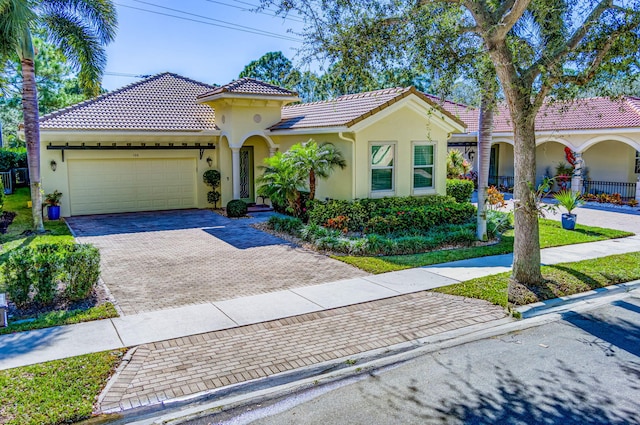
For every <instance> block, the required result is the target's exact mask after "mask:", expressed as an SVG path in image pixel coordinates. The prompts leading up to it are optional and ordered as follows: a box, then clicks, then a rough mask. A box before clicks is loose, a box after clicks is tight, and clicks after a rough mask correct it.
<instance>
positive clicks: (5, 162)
mask: <svg viewBox="0 0 640 425" xmlns="http://www.w3.org/2000/svg"><path fill="white" fill-rule="evenodd" d="M26 167H27V153H26V152H14V151H10V150H7V149H0V171H9V170H11V169H12V168H26Z"/></svg>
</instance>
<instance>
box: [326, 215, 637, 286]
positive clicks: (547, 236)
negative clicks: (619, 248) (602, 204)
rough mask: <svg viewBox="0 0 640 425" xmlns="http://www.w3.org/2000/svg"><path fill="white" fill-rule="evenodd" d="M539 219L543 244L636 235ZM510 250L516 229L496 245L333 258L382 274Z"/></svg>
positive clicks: (545, 245) (551, 245)
mask: <svg viewBox="0 0 640 425" xmlns="http://www.w3.org/2000/svg"><path fill="white" fill-rule="evenodd" d="M539 223H540V247H541V248H551V247H554V246H564V245H573V244H578V243H586V242H597V241H602V240H606V239H615V238H623V237H627V236H632V235H633V233H630V232H625V231H622V230H614V229H604V228H601V227H591V226H583V225H580V224H578V225H576V229H575V230H564V229H563V228H562V226H561V224H560V222H558V221H555V220H548V219H540V221H539ZM511 252H513V230H509V231H507V232H505V234H504V235H503V236H502V239H501V240H500V242H498V243H497V244H494V245H486V246H477V247H469V248H458V249H447V250H438V251H431V252H424V253H420V254H410V255H390V256H379V257H357V256H341V255H334V256H332V258H334V259H336V260H340V261H343V262H345V263H347V264H351V265H352V266H355V267H358V268H359V269H362V270H364V271H367V272H369V273H374V274H379V273H386V272H392V271H397V270H403V269H409V268H414V267H423V266H430V265H432V264H440V263H448V262H450V261H458V260H467V259H469V258H478V257H486V256H489V255H500V254H509V253H511Z"/></svg>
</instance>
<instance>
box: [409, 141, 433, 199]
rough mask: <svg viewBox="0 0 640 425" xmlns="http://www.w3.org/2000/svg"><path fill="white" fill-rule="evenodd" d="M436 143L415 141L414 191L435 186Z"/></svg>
mask: <svg viewBox="0 0 640 425" xmlns="http://www.w3.org/2000/svg"><path fill="white" fill-rule="evenodd" d="M434 169H435V145H434V144H433V143H428V142H413V178H412V182H413V191H414V192H420V191H425V190H428V189H433V187H434Z"/></svg>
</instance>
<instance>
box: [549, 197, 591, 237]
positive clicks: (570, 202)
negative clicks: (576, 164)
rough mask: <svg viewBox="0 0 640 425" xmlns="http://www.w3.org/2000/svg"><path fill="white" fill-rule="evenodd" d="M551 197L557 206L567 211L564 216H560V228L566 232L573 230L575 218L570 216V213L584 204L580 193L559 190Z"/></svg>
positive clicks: (572, 215)
mask: <svg viewBox="0 0 640 425" xmlns="http://www.w3.org/2000/svg"><path fill="white" fill-rule="evenodd" d="M553 197H554V198H555V199H556V201H558V205H560V206H561V207H563V208H564V209H565V210H567V212H566V213H565V214H562V228H563V229H566V230H573V229H575V227H576V217H577V216H576V215H575V214H571V211H572V210H573V209H574V208H577V207H579V206H580V205H582V204H584V201H583V200H582V196H580V193H578V192H572V191H571V190H561V191H560V192H558V193H556V194H555V195H553Z"/></svg>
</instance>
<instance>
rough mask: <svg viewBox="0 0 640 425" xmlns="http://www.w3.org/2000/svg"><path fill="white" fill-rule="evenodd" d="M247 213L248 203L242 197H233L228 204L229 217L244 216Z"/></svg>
mask: <svg viewBox="0 0 640 425" xmlns="http://www.w3.org/2000/svg"><path fill="white" fill-rule="evenodd" d="M245 215H247V204H246V202H244V201H243V200H241V199H233V200H231V201H229V203H228V204H227V217H244V216H245Z"/></svg>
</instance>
